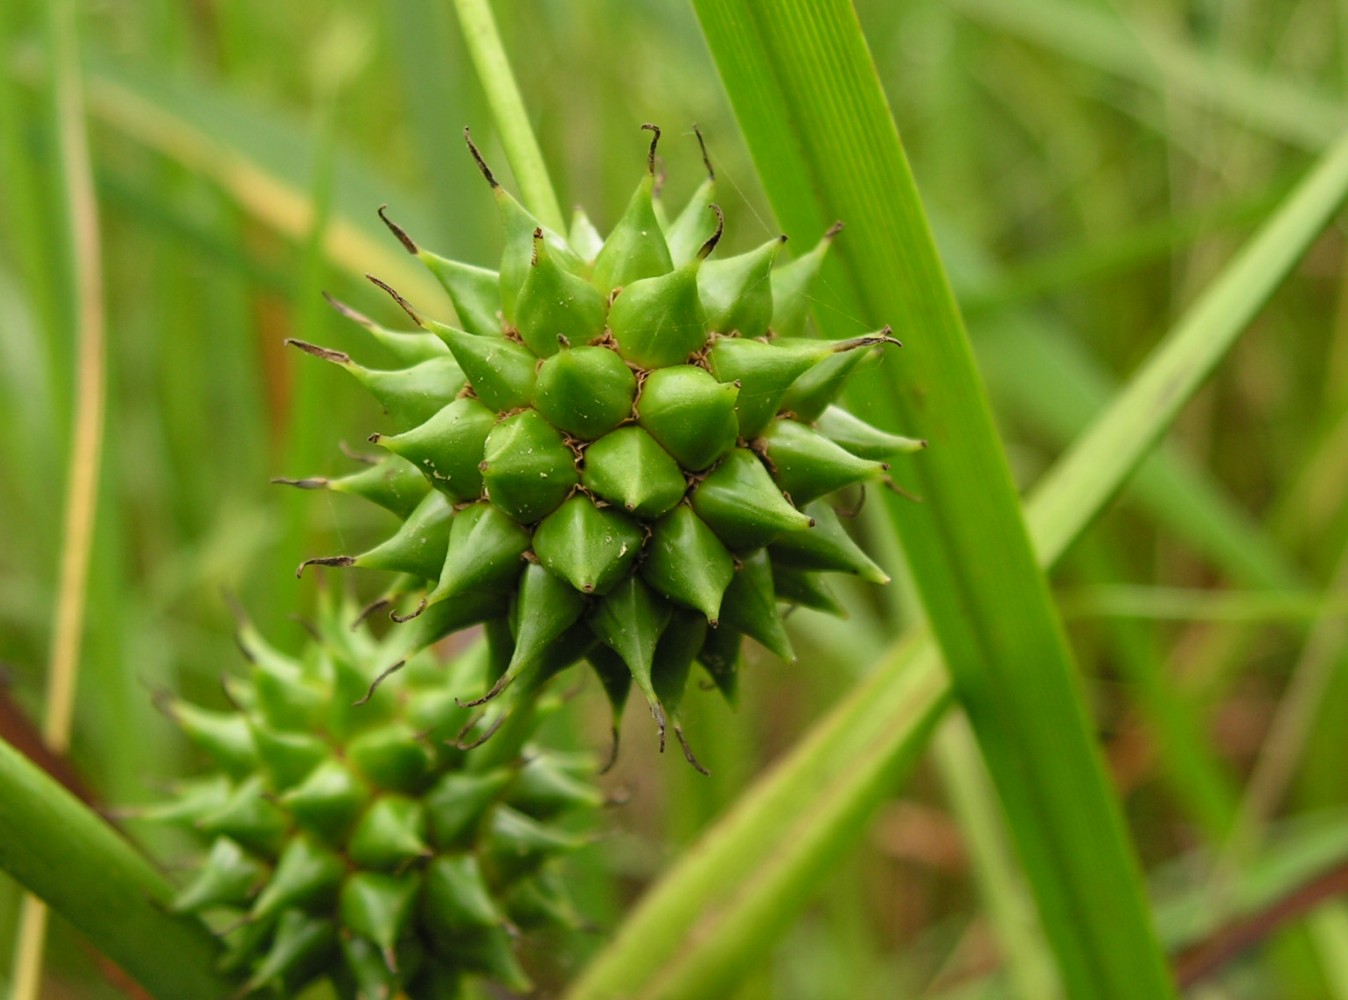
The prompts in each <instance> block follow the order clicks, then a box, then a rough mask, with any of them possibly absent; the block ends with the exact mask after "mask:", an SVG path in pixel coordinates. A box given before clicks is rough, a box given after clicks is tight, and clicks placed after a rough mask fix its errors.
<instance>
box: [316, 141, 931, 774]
mask: <svg viewBox="0 0 1348 1000" xmlns="http://www.w3.org/2000/svg"><path fill="white" fill-rule="evenodd" d="M651 131H652V133H653V135H654V139H653V140H652V142H651V146H650V150H649V153H648V155H647V171H646V172H645V173H644V174H643V175H642V177H641V178H640V180H639V182H638V184H637V186H636V190H635V191H634V193H633V195H632V197H631V199H630V200H629V201H628V203H627V206H626V208H625V209H624V212H623V214H622V217H621V218H620V219H619V221H618V223H617V225H616V226H615V228H614V229H613V231H612V232H611V233H610V234H609V236H608V238H607V239H601V238H600V237H599V235H598V233H597V231H596V230H595V228H594V226H593V225H592V224H591V223H590V222H589V220H588V218H587V217H586V216H585V215H584V214H583V213H578V214H577V217H576V220H575V222H574V223H573V225H572V227H571V233H570V242H569V243H568V242H567V239H566V238H564V237H562V236H561V235H559V234H557V233H555V232H552V231H549V230H547V229H545V228H544V227H543V226H541V225H540V224H539V223H538V221H537V220H536V219H534V218H533V217H532V216H530V214H529V213H528V212H527V211H526V210H525V208H524V207H523V206H521V205H520V204H519V202H517V201H516V200H515V199H514V198H512V197H511V196H510V195H509V194H508V193H507V192H505V191H504V189H502V188H501V186H500V185H499V184H498V183H497V182H496V180H495V178H494V177H493V176H492V175H491V172H490V170H489V169H488V168H487V167H486V165H485V163H484V162H483V161H482V158H481V156H480V155H478V153H477V150H476V149H473V150H472V152H473V155H474V157H475V159H476V160H477V162H478V164H479V166H480V168H481V169H482V172H483V174H484V176H486V178H487V180H488V181H489V182H490V184H491V188H492V192H493V195H494V197H495V198H496V201H497V203H498V206H499V207H500V210H501V216H502V224H503V226H504V229H505V250H504V254H503V257H502V260H501V263H500V267H499V270H498V271H496V272H492V271H488V270H486V269H483V268H480V267H473V266H470V265H464V264H457V263H455V262H452V261H447V260H445V259H444V258H441V257H438V256H436V255H435V254H433V253H430V252H428V251H426V250H423V249H422V248H420V247H419V246H418V245H417V244H416V243H415V242H414V240H413V239H412V238H411V237H410V236H409V235H408V234H407V233H406V232H405V231H404V230H403V229H402V228H400V227H399V226H398V225H397V224H395V223H393V222H391V221H390V220H388V219H387V218H385V221H386V222H387V223H388V224H389V227H390V228H391V229H392V231H393V232H394V234H395V235H396V236H397V237H398V239H399V240H400V241H401V242H402V243H403V246H404V247H405V248H406V249H407V250H408V251H409V252H410V253H412V254H413V255H415V256H417V257H418V258H419V259H420V260H422V261H423V262H424V263H425V264H426V265H427V266H428V267H429V268H430V270H431V271H432V272H433V273H434V274H435V275H436V277H438V278H439V279H440V280H441V282H442V284H443V285H444V286H445V288H446V290H447V291H448V293H449V296H450V299H451V304H452V305H453V308H454V312H455V314H456V316H457V317H458V319H457V323H458V324H459V326H457V327H456V326H455V325H452V324H445V323H440V322H435V321H431V320H418V321H419V322H420V323H422V325H423V326H424V327H425V330H424V331H421V332H419V333H418V334H416V335H415V339H412V340H408V341H406V342H401V343H398V344H397V345H396V346H399V347H401V348H402V352H401V354H400V355H399V357H400V358H403V359H405V361H406V364H405V367H404V369H403V370H404V372H406V373H407V374H406V377H405V378H402V379H399V378H397V377H395V373H386V372H381V373H371V372H370V371H369V370H368V369H365V368H361V367H360V366H358V365H357V364H356V363H355V362H354V361H353V360H352V359H351V358H349V357H348V356H346V355H345V354H342V355H336V354H334V353H332V352H324V351H323V350H322V349H321V348H314V347H311V346H309V345H303V346H304V349H305V350H306V351H308V352H309V353H312V354H317V355H318V356H320V357H324V358H326V359H327V360H329V361H333V362H334V363H337V364H340V365H342V367H344V368H346V369H347V370H348V371H350V372H351V373H352V374H353V375H354V376H355V377H357V378H358V379H360V380H361V381H362V382H363V383H364V384H366V385H367V386H369V388H370V389H371V391H372V392H374V393H375V394H376V395H377V396H379V398H380V399H381V401H383V402H384V404H385V407H386V408H387V409H388V411H389V413H390V415H391V416H392V417H394V426H393V428H392V431H393V433H392V434H390V435H386V436H381V435H375V437H373V438H372V440H374V441H376V442H377V443H378V444H379V445H380V446H381V447H383V448H384V449H386V450H387V451H388V452H390V453H391V454H390V457H389V458H388V459H386V460H385V463H384V464H381V465H379V466H376V467H375V468H374V469H372V470H367V471H365V472H362V473H359V474H358V475H356V476H350V477H346V478H343V479H333V480H326V479H309V480H301V481H299V485H303V486H311V487H313V486H328V487H330V488H332V489H338V490H343V491H346V492H349V493H355V494H358V495H365V496H368V497H369V499H371V500H372V501H374V502H375V503H378V504H380V505H382V506H384V507H386V508H388V509H389V510H391V511H393V512H394V513H395V514H397V515H398V516H400V517H402V518H403V519H404V528H403V529H402V531H401V532H399V531H394V532H393V533H392V537H391V539H390V541H389V542H386V543H384V544H383V545H382V546H376V547H374V548H372V549H371V550H369V551H368V552H365V553H351V554H348V555H342V556H329V557H321V558H320V559H319V560H317V561H320V562H324V563H327V564H330V565H352V566H356V567H371V568H386V569H394V570H399V571H401V572H402V573H403V574H404V576H403V577H401V582H400V584H398V585H397V587H398V588H399V590H398V595H397V596H398V600H399V604H398V609H397V610H396V611H395V617H396V618H398V619H399V620H406V619H409V618H410V619H412V620H411V621H410V622H409V623H408V624H406V625H404V626H401V627H402V628H408V629H412V630H414V631H413V632H412V633H409V634H410V635H412V636H413V638H410V639H408V640H407V641H409V642H414V643H428V642H432V641H434V640H435V639H437V638H439V637H440V636H442V635H443V634H445V633H446V632H448V631H452V630H455V629H458V628H462V627H464V626H466V625H470V624H474V623H477V622H483V623H486V624H487V625H488V628H487V634H488V637H489V642H490V644H491V645H492V647H493V650H492V656H493V661H494V662H497V663H499V664H501V665H502V666H501V673H500V674H499V677H498V679H497V682H496V683H495V684H494V685H493V686H491V687H490V688H489V689H487V688H479V689H476V690H474V689H472V688H471V687H466V688H464V689H462V690H458V691H455V692H454V693H455V694H456V695H459V696H460V697H462V698H463V699H464V700H466V701H469V700H476V701H477V702H478V703H482V702H484V701H488V700H490V699H491V698H494V697H496V696H497V695H499V694H500V693H501V692H502V691H505V690H506V689H508V688H509V687H510V686H511V685H512V684H513V683H514V682H515V681H516V679H517V678H521V677H525V676H529V675H532V676H533V677H534V678H535V679H537V678H538V677H541V676H543V675H545V674H549V673H554V672H556V671H557V670H560V669H562V668H564V667H566V666H568V665H570V664H571V663H574V662H579V661H582V660H585V661H588V662H589V663H590V664H591V666H593V667H594V669H595V670H596V672H597V673H598V674H599V676H600V678H601V680H602V681H603V683H604V687H605V690H606V691H607V692H608V694H609V697H610V699H611V700H612V702H613V705H614V710H615V713H620V712H621V710H622V703H623V700H624V699H625V698H626V697H627V695H628V693H629V690H630V688H631V686H632V685H633V684H634V683H635V686H636V687H637V688H638V690H639V691H640V692H641V693H642V694H643V695H644V697H645V698H646V700H647V701H648V702H649V703H650V707H651V710H652V714H653V715H654V716H655V717H656V718H657V720H659V721H660V725H661V737H662V745H663V735H664V726H665V724H666V722H667V721H669V720H676V719H677V707H678V702H679V695H680V694H681V691H682V686H683V685H684V684H685V683H686V680H687V678H688V676H689V673H690V668H691V667H692V666H693V665H694V664H695V663H700V664H701V665H702V667H703V668H704V669H705V670H706V671H707V673H708V674H709V676H710V678H711V679H712V681H714V682H715V685H716V686H717V687H718V688H719V689H720V690H721V691H722V692H724V693H725V694H726V695H727V696H731V695H733V693H734V691H735V687H736V672H737V669H738V665H739V659H740V648H741V645H742V640H743V638H744V637H745V636H748V637H751V638H753V639H754V640H755V641H757V642H759V643H761V644H762V645H764V646H766V647H768V648H769V649H771V650H772V651H774V652H776V653H778V654H779V655H788V656H789V655H790V653H791V646H790V642H789V641H788V639H787V637H786V633H785V631H784V629H783V627H782V622H781V618H782V614H783V613H784V611H785V610H786V609H787V608H789V607H790V606H793V605H797V604H799V605H804V606H808V607H812V608H817V609H825V610H830V611H835V612H837V611H839V610H840V608H839V606H838V605H837V603H836V601H834V600H833V598H832V596H831V594H830V592H829V590H828V587H827V585H826V583H825V582H824V580H823V579H821V578H820V574H826V573H851V574H855V575H860V576H862V577H864V578H866V579H869V580H876V581H880V580H883V579H885V578H886V577H885V574H884V573H883V572H882V571H881V570H880V569H879V567H877V566H875V564H874V563H872V562H871V561H870V560H869V559H867V558H866V557H865V555H864V554H863V553H862V552H861V550H860V549H859V548H858V547H857V546H856V544H855V542H854V541H853V540H852V539H851V538H850V536H849V535H848V534H847V532H846V530H845V529H844V528H843V526H842V525H841V524H840V523H839V521H838V519H837V517H836V516H835V515H834V513H833V508H832V507H831V506H830V505H829V503H830V498H832V497H834V496H835V495H836V494H838V493H839V492H840V491H843V490H849V489H851V490H855V489H857V488H861V487H864V486H865V485H866V484H874V483H885V482H887V480H888V475H889V472H888V470H889V465H888V462H889V461H890V460H891V459H893V458H894V457H895V456H896V455H899V454H902V453H904V452H906V451H911V450H913V449H914V448H917V447H920V446H921V442H918V441H914V440H911V439H908V438H900V437H895V436H894V435H890V434H886V433H884V432H881V431H879V430H877V429H875V428H872V427H870V425H869V424H867V423H866V422H865V421H864V420H863V419H861V418H860V417H858V416H856V415H854V414H850V413H847V412H845V411H843V410H841V409H839V408H838V407H837V405H836V400H837V397H838V395H839V394H840V393H841V391H842V389H843V386H844V384H845V383H846V381H847V378H848V376H849V375H850V374H851V373H852V372H853V371H855V370H857V369H858V368H859V367H862V366H863V365H864V364H865V362H866V361H867V360H868V359H870V358H873V357H875V356H876V355H877V354H878V353H879V352H880V351H881V350H883V349H884V348H885V346H886V345H890V344H894V343H896V342H895V341H894V340H893V338H891V337H889V336H888V330H882V331H879V332H877V333H874V334H870V335H866V336H861V337H856V338H854V339H852V340H846V341H822V340H817V339H810V338H807V337H803V336H802V332H803V329H804V323H805V313H806V309H807V305H808V301H809V294H810V283H811V281H812V280H813V279H814V278H815V276H816V275H817V274H818V272H819V268H820V264H821V262H822V260H823V258H824V255H825V254H826V253H827V250H828V248H829V246H830V245H831V244H832V242H833V240H834V238H835V237H836V236H837V234H838V231H839V230H840V228H841V227H840V226H834V227H833V228H831V229H830V230H829V231H828V232H827V233H826V234H824V236H823V237H822V238H821V239H820V240H819V241H818V242H817V243H816V244H815V245H814V246H813V247H812V248H811V249H809V250H808V251H807V252H805V253H804V254H802V255H801V256H799V257H797V258H796V259H795V260H792V261H786V262H784V261H783V260H782V258H783V257H784V256H785V254H784V253H782V252H781V251H782V247H783V243H784V238H777V239H772V240H768V241H766V242H765V243H763V244H761V245H760V246H758V247H757V248H755V249H753V250H750V251H748V252H747V253H744V254H741V255H739V256H731V257H723V258H718V257H716V256H714V251H715V249H716V247H717V245H718V242H719V240H720V238H721V234H722V227H723V219H722V213H721V211H720V209H719V208H717V207H716V205H715V204H714V203H713V199H714V179H713V177H712V176H711V171H710V167H709V169H708V174H709V176H708V179H707V180H706V181H705V182H704V183H703V184H702V185H701V186H700V187H699V188H698V189H697V191H696V192H695V193H694V194H693V196H692V199H691V200H690V202H689V204H688V206H687V207H686V208H685V209H684V210H682V211H681V212H678V213H671V212H668V211H666V210H665V207H664V206H662V205H660V204H659V203H658V202H657V201H653V197H654V196H653V193H652V192H653V184H652V170H653V168H654V163H655V142H656V141H658V138H659V130H658V129H654V128H652V129H651ZM470 147H471V141H470ZM381 214H382V213H381ZM671 219H672V221H666V220H671ZM346 311H347V312H349V310H346ZM409 311H410V310H409ZM413 315H414V317H415V315H416V314H415V313H413ZM485 317H492V319H491V320H490V321H488V320H487V319H485ZM353 318H355V319H357V321H358V322H361V323H362V325H365V326H367V328H370V329H371V330H372V332H373V331H375V330H378V336H379V337H380V338H381V340H383V341H389V340H390V338H391V337H393V336H394V334H392V333H390V332H389V331H383V330H382V329H379V328H376V327H374V325H373V324H372V323H370V322H369V321H368V320H365V319H364V317H359V316H358V315H357V316H353ZM460 327H461V328H460ZM432 334H433V335H434V336H435V338H437V339H436V341H435V343H432V342H431V341H428V340H426V338H427V337H428V336H430V335H432ZM435 344H440V345H441V349H440V350H438V351H437V350H436V347H435ZM414 376H415V377H414ZM432 385H440V386H442V388H443V392H444V394H443V397H442V398H441V399H440V400H439V404H440V405H439V407H438V408H436V409H435V410H434V412H433V413H430V414H429V415H427V416H426V417H425V418H424V419H423V420H421V421H420V422H418V423H414V424H411V425H408V423H407V422H406V418H407V416H408V415H409V414H420V413H422V412H424V410H425V409H426V403H427V400H426V393H427V391H428V389H427V387H428V386H432ZM399 393H402V394H403V395H401V396H400V395H399ZM404 397H405V398H404ZM412 469H415V470H417V471H418V472H420V474H421V475H422V476H423V477H424V479H425V481H426V483H428V484H429V487H430V489H429V490H425V491H424V492H423V493H422V494H420V495H417V494H415V493H414V492H413V491H411V490H410V488H409V487H408V485H407V481H408V476H409V473H410V471H411V470H412ZM426 496H430V497H432V498H435V499H432V500H428V499H425V497H426ZM439 499H443V500H444V501H446V504H447V507H446V506H445V505H439V506H437V502H438V500H439ZM854 499H855V498H851V499H850V500H849V503H850V502H852V501H854ZM446 509H448V510H449V511H450V515H451V516H450V517H449V519H448V523H447V524H446V521H445V518H444V516H443V515H444V511H445V510H446ZM408 525H411V526H412V527H411V528H410V529H409V528H408V527H407V526H408ZM423 525H424V526H425V527H424V529H423V527H422V526H423ZM409 536H410V537H409ZM693 620H696V621H698V622H699V623H700V624H698V626H697V627H696V628H694V627H692V625H691V624H690V622H691V621H693ZM653 671H654V673H653ZM690 758H691V754H690Z"/></svg>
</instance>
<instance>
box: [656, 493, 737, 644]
mask: <svg viewBox="0 0 1348 1000" xmlns="http://www.w3.org/2000/svg"><path fill="white" fill-rule="evenodd" d="M641 575H642V577H643V578H644V579H645V581H646V582H647V583H649V584H650V585H651V586H652V587H654V588H655V589H656V590H658V591H659V592H660V593H662V594H664V595H665V596H666V597H668V598H669V599H670V600H672V601H676V602H678V603H679V604H682V605H683V606H684V607H689V608H696V609H697V610H698V611H701V612H702V613H703V614H704V615H706V617H707V621H709V622H711V623H712V624H713V625H714V624H716V620H717V617H718V615H719V614H720V611H721V597H722V595H724V594H725V589H726V587H728V586H729V585H730V580H731V578H732V577H733V576H734V575H735V562H734V560H733V559H732V558H731V557H730V553H729V552H727V551H726V548H725V546H724V545H722V544H721V542H720V540H719V539H718V538H717V537H716V534H715V532H713V531H712V530H711V528H709V527H707V525H706V523H705V522H704V521H703V520H702V519H701V518H700V517H698V516H697V515H696V514H694V513H693V510H692V508H691V507H687V506H684V505H682V504H680V505H679V506H678V507H675V508H674V510H673V512H672V513H670V514H669V515H667V516H666V517H665V518H663V519H662V520H661V521H659V522H658V523H657V524H656V526H655V530H654V532H653V533H652V535H651V544H650V546H649V547H648V548H647V550H646V561H645V562H644V563H642V564H641Z"/></svg>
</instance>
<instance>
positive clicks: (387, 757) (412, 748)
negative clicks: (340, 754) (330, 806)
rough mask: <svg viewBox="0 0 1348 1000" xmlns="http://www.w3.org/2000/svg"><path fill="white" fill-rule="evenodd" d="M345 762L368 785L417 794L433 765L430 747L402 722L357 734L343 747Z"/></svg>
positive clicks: (391, 723)
mask: <svg viewBox="0 0 1348 1000" xmlns="http://www.w3.org/2000/svg"><path fill="white" fill-rule="evenodd" d="M346 759H347V760H348V761H350V762H351V764H352V765H354V767H355V769H356V771H357V773H359V774H360V775H361V776H362V777H364V778H365V780H366V781H368V782H370V783H371V784H372V785H374V786H376V787H378V788H382V789H385V790H391V791H398V792H414V791H417V790H418V789H419V788H420V787H421V785H422V782H423V781H424V780H425V778H426V775H427V774H428V773H429V772H430V769H431V765H432V763H433V757H432V754H431V751H430V748H429V747H427V746H426V745H425V744H424V743H422V742H421V741H420V740H419V739H418V738H417V734H416V733H415V732H413V730H412V727H411V726H409V725H407V724H406V723H403V722H390V723H387V724H385V725H382V726H379V727H378V728H375V729H369V730H366V731H365V732H363V733H361V734H360V735H359V736H357V737H356V738H355V739H353V740H352V741H351V742H350V744H349V745H348V746H347V751H346Z"/></svg>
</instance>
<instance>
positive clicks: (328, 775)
mask: <svg viewBox="0 0 1348 1000" xmlns="http://www.w3.org/2000/svg"><path fill="white" fill-rule="evenodd" d="M369 800H370V790H369V788H368V787H367V786H366V785H365V784H364V783H363V782H362V781H361V780H360V779H358V778H356V777H355V776H354V775H353V774H352V773H351V772H350V771H349V770H348V769H347V768H346V766H345V765H343V764H340V763H338V762H337V761H335V760H327V761H324V762H323V763H322V764H320V765H319V766H318V767H316V768H314V770H313V771H312V772H310V774H309V776H308V777H307V778H305V779H304V781H302V782H301V783H300V784H298V785H296V786H294V787H293V788H290V789H288V790H287V791H286V792H285V793H284V794H283V795H282V796H281V798H280V802H281V805H282V806H284V807H285V809H286V811H288V812H289V813H290V815H292V816H293V817H295V822H297V823H298V824H299V825H300V826H301V827H303V828H304V829H305V830H307V831H309V832H310V833H312V834H314V835H315V836H319V837H324V838H327V839H330V840H333V841H341V840H344V839H345V838H346V836H347V834H348V833H349V832H350V830H351V826H352V824H354V823H355V821H356V818H357V817H358V816H360V814H361V813H362V812H363V811H364V809H365V806H366V805H367V804H368V803H369Z"/></svg>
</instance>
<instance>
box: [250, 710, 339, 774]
mask: <svg viewBox="0 0 1348 1000" xmlns="http://www.w3.org/2000/svg"><path fill="white" fill-rule="evenodd" d="M251 728H252V730H253V743H254V744H255V745H256V746H257V759H258V763H259V764H260V765H261V766H262V768H263V770H265V771H266V772H267V776H268V777H269V778H270V779H271V784H272V787H273V788H276V789H277V790H284V789H287V788H290V787H291V786H292V785H296V784H298V783H299V782H301V781H303V780H304V779H305V778H307V777H308V776H309V773H310V772H311V771H313V769H314V768H315V767H317V766H318V765H319V764H320V763H322V762H323V760H324V759H325V758H326V757H327V756H328V753H329V750H328V746H327V744H326V743H324V742H323V741H322V740H321V739H319V738H318V737H317V736H313V735H311V734H309V733H296V732H285V731H283V730H277V729H273V728H272V727H271V726H269V725H267V724H266V723H265V722H262V721H260V720H254V721H252V723H251Z"/></svg>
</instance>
